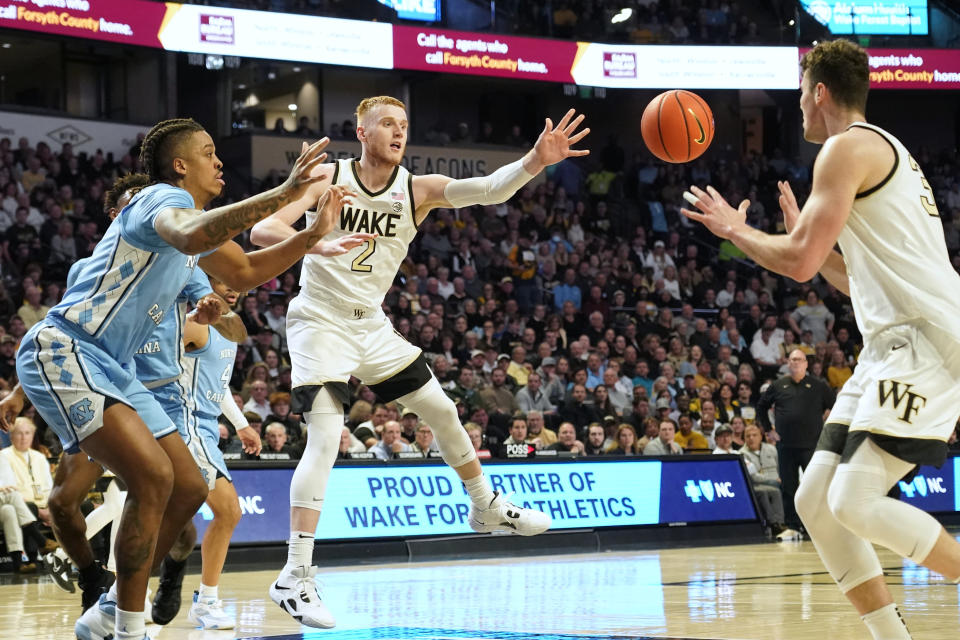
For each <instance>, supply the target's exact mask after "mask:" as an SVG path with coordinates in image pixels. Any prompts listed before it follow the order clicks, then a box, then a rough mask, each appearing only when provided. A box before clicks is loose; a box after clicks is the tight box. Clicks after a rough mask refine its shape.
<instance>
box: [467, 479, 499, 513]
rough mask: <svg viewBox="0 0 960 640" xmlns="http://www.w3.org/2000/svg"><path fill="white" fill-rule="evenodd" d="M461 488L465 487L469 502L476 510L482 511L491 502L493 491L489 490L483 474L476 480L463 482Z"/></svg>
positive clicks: (488, 484)
mask: <svg viewBox="0 0 960 640" xmlns="http://www.w3.org/2000/svg"><path fill="white" fill-rule="evenodd" d="M463 486H464V487H466V489H467V493H469V494H470V500H471V501H472V502H473V506H475V507H476V508H477V509H479V510H481V511H483V510H484V509H487V508H488V507H489V506H490V503H491V502H493V497H494V496H493V490H492V489H491V488H490V483H489V482H487V479H486V477H485V476H484V475H483V472H481V473H480V475H478V476H477V477H476V478H470V479H469V480H464V481H463Z"/></svg>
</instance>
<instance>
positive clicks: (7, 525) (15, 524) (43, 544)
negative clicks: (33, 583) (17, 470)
mask: <svg viewBox="0 0 960 640" xmlns="http://www.w3.org/2000/svg"><path fill="white" fill-rule="evenodd" d="M18 485H19V483H18V480H17V477H16V475H15V474H14V472H13V469H12V468H11V466H10V462H9V461H8V460H7V457H6V456H2V455H0V526H2V527H3V538H4V542H5V544H6V547H7V553H8V554H10V560H11V561H12V562H13V572H14V573H21V574H23V573H35V572H36V571H37V564H36V562H37V556H38V554H44V553H50V552H51V551H53V550H54V549H56V548H57V546H58V545H57V543H56V542H54V541H53V540H50V539H49V538H47V537H46V536H44V535H43V533H41V532H40V528H39V527H38V526H37V519H36V517H34V515H33V513H32V512H31V511H30V509H29V508H28V507H27V504H26V502H25V501H24V499H23V495H22V494H21V493H20V491H19V489H18ZM24 541H27V542H29V544H27V545H26V546H25V545H24ZM24 552H27V557H28V558H30V561H29V562H27V563H24V562H23V558H22V556H23V553H24Z"/></svg>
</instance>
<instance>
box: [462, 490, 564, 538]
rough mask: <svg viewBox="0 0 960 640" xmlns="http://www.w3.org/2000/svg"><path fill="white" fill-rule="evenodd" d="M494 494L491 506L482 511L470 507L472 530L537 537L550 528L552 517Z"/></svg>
mask: <svg viewBox="0 0 960 640" xmlns="http://www.w3.org/2000/svg"><path fill="white" fill-rule="evenodd" d="M511 495H513V494H512V493H511V494H508V495H506V496H504V495H503V494H501V493H500V492H499V491H496V492H494V496H493V500H492V501H491V502H490V506H488V507H487V508H486V509H483V510H482V511H481V510H480V509H477V507H476V506H471V507H470V528H471V529H473V530H474V531H476V532H477V533H490V532H491V531H507V532H510V533H515V534H517V535H521V536H535V535H537V534H538V533H543V532H544V531H546V530H547V529H549V528H550V516H548V515H547V514H545V513H543V512H542V511H536V510H534V509H524V508H523V507H518V506H517V505H515V504H513V503H512V502H509V499H510V496H511Z"/></svg>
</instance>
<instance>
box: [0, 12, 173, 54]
mask: <svg viewBox="0 0 960 640" xmlns="http://www.w3.org/2000/svg"><path fill="white" fill-rule="evenodd" d="M171 6H172V7H176V6H179V5H172V4H164V3H162V2H146V1H145V0H0V27H7V28H11V29H26V30H28V31H39V32H42V33H50V34H54V35H60V36H72V37H75V38H91V39H94V40H105V41H107V42H119V43H121V44H132V45H139V46H143V47H160V46H161V44H160V40H159V39H158V37H157V34H158V31H159V29H160V26H161V25H162V24H163V21H164V18H165V16H166V15H168V13H169V12H170V11H171Z"/></svg>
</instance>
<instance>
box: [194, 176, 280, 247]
mask: <svg viewBox="0 0 960 640" xmlns="http://www.w3.org/2000/svg"><path fill="white" fill-rule="evenodd" d="M288 204H290V197H289V196H288V195H287V194H286V193H284V192H282V191H280V190H279V189H273V190H271V191H267V192H265V193H262V194H260V195H258V196H254V197H252V198H247V199H246V200H243V201H242V202H238V203H236V204H232V205H228V206H226V207H219V208H217V209H214V210H213V211H209V212H207V213H205V214H203V216H202V218H203V219H202V220H201V221H200V223H201V225H202V226H201V227H200V228H201V230H202V231H203V233H204V234H205V235H206V240H207V241H208V242H209V243H210V245H211V247H213V246H219V245H221V244H223V243H224V242H226V241H227V240H230V239H231V238H233V237H234V236H236V235H237V234H238V233H242V232H243V231H246V230H247V229H249V228H250V227H252V226H253V225H254V224H256V223H257V222H259V221H260V220H263V219H264V218H266V217H268V216H270V215H271V214H273V213H274V212H275V211H277V210H278V209H280V208H282V207H284V206H286V205H288Z"/></svg>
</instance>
